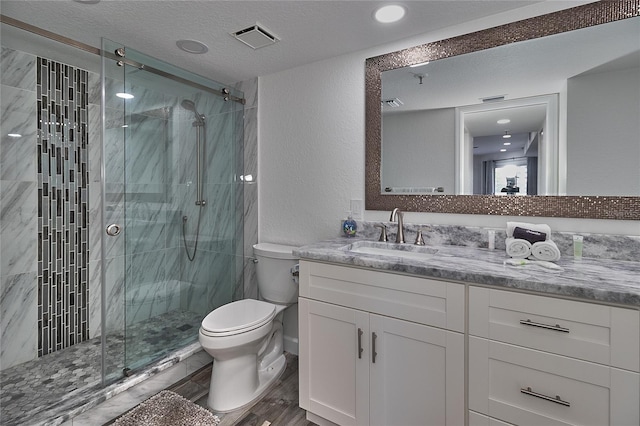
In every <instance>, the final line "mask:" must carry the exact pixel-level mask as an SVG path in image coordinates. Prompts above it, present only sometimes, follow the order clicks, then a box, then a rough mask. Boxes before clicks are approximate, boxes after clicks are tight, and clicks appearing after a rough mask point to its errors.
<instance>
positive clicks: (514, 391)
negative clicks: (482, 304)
mask: <svg viewBox="0 0 640 426" xmlns="http://www.w3.org/2000/svg"><path fill="white" fill-rule="evenodd" d="M469 363H470V365H469V408H470V409H471V410H474V411H476V412H479V413H482V414H485V415H487V416H490V417H493V418H496V419H500V420H503V421H506V422H509V423H514V424H532V425H533V424H535V425H539V424H540V425H542V424H554V425H555V424H557V425H597V426H602V425H608V424H613V425H631V424H634V425H635V424H638V422H639V421H640V412H639V409H638V400H639V398H640V375H639V374H638V373H634V372H630V371H625V370H620V369H616V368H612V367H607V366H604V365H599V364H593V363H589V362H586V361H581V360H577V359H573V358H567V357H564V356H560V355H554V354H549V353H545V352H540V351H536V350H532V349H526V348H522V347H519V346H513V345H509V344H505V343H499V342H494V341H490V340H486V339H480V338H477V337H470V338H469Z"/></svg>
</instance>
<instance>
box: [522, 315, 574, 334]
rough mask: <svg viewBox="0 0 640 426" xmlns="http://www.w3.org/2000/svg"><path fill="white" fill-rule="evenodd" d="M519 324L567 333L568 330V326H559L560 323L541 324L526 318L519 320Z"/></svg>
mask: <svg viewBox="0 0 640 426" xmlns="http://www.w3.org/2000/svg"><path fill="white" fill-rule="evenodd" d="M520 324H522V325H528V326H530V327H538V328H544V329H545V330H553V331H560V332H562V333H568V332H569V329H568V328H565V327H560V324H556V325H548V324H542V323H539V322H533V321H531V320H530V319H528V318H527V319H526V320H520Z"/></svg>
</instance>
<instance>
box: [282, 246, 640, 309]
mask: <svg viewBox="0 0 640 426" xmlns="http://www.w3.org/2000/svg"><path fill="white" fill-rule="evenodd" d="M358 241H366V240H365V239H363V238H336V239H334V240H329V241H322V242H318V243H315V244H311V245H307V246H303V247H300V248H298V249H297V250H295V251H294V253H295V254H297V255H298V256H299V257H300V258H301V259H303V260H305V259H306V260H313V261H321V262H329V263H335V264H341V265H351V266H356V267H364V268H372V269H377V270H381V271H388V272H397V273H404V274H411V275H418V276H424V277H431V278H438V279H443V280H451V281H459V282H463V283H469V284H483V285H490V286H494V287H496V288H505V289H519V290H527V291H533V292H538V293H543V294H548V295H560V296H568V297H575V298H579V299H586V300H589V301H595V302H602V303H611V304H616V305H627V306H629V307H634V308H640V262H635V261H628V260H613V259H593V258H583V259H582V260H574V259H573V257H568V256H565V257H563V258H561V259H560V260H559V261H558V262H555V263H556V264H557V265H559V266H560V267H561V270H555V269H547V268H544V267H542V266H540V265H538V264H536V263H535V262H533V263H530V264H527V265H519V266H511V265H505V264H504V261H505V260H507V259H509V257H508V256H507V254H506V253H505V251H504V250H488V249H486V248H475V247H461V246H454V245H442V246H428V247H432V248H435V249H437V250H438V252H437V253H435V254H431V255H428V254H425V255H424V259H404V258H400V257H389V256H384V255H374V254H362V253H353V252H350V251H349V245H350V244H353V243H355V242H358Z"/></svg>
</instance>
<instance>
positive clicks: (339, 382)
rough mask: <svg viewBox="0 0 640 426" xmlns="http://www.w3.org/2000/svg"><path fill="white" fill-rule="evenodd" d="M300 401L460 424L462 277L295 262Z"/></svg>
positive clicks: (346, 413)
mask: <svg viewBox="0 0 640 426" xmlns="http://www.w3.org/2000/svg"><path fill="white" fill-rule="evenodd" d="M299 315H300V332H299V333H300V342H299V343H300V349H299V351H300V355H299V362H300V367H299V368H300V406H301V407H302V408H304V409H306V410H307V411H308V412H309V413H312V414H313V415H315V416H319V417H321V418H322V419H325V420H328V421H330V422H333V423H336V424H340V425H368V424H372V425H391V424H402V425H407V426H409V425H430V424H433V425H461V424H464V405H465V404H464V334H463V332H464V286H463V285H459V284H454V283H444V282H439V281H435V280H430V279H426V278H417V277H411V276H404V275H398V274H390V273H385V272H377V271H371V270H364V269H358V268H349V267H341V266H336V265H328V264H322V263H316V262H308V261H302V262H300V299H299Z"/></svg>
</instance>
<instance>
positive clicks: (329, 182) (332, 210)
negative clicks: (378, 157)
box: [258, 2, 640, 245]
mask: <svg viewBox="0 0 640 426" xmlns="http://www.w3.org/2000/svg"><path fill="white" fill-rule="evenodd" d="M575 5H577V2H572V3H571V4H570V6H575ZM567 6H568V5H567V4H566V3H565V2H544V3H539V4H536V5H534V6H531V7H527V8H522V9H519V10H518V11H512V12H510V13H505V14H500V15H495V16H493V17H490V18H486V19H483V20H479V21H474V22H473V23H468V24H466V25H464V26H458V27H451V28H448V29H445V30H440V31H435V32H432V33H429V34H425V35H422V36H420V37H413V38H411V39H408V40H405V41H403V42H398V43H391V44H388V45H385V46H382V47H379V48H376V49H369V50H365V51H359V52H355V53H352V54H349V55H345V56H340V57H337V58H332V59H328V60H324V61H320V62H316V63H313V64H310V65H306V66H301V67H298V68H294V69H290V70H287V71H283V72H280V73H277V74H272V75H268V76H264V77H261V78H260V84H259V87H260V94H259V100H260V101H259V102H260V105H259V111H260V112H259V114H260V116H259V142H258V144H259V173H258V179H259V182H260V193H259V210H260V219H259V239H260V241H268V242H276V243H288V244H294V245H303V244H309V243H312V242H315V241H318V240H323V239H327V238H333V237H335V236H337V235H339V234H338V230H339V224H340V219H341V218H343V217H344V214H345V213H344V212H345V211H347V210H349V205H350V204H349V201H350V199H361V200H362V199H364V179H365V176H364V150H365V149H364V146H365V133H364V130H365V104H364V103H365V96H364V64H365V59H366V58H368V57H371V56H376V55H379V54H382V53H387V52H391V51H395V50H398V49H401V48H405V47H409V46H414V45H417V44H421V43H428V42H431V41H436V40H440V39H443V38H448V37H452V36H455V35H459V34H464V33H468V32H471V31H476V30H480V29H484V28H488V27H492V26H495V25H500V24H503V23H506V22H511V21H514V20H519V19H524V18H527V17H531V16H535V15H538V14H542V13H548V12H552V11H555V10H558V9H560V8H562V7H567ZM388 218H389V212H377V211H367V212H365V219H366V220H388ZM509 219H510V218H509V217H506V216H482V215H457V214H435V213H407V214H406V215H405V221H407V222H421V223H436V224H437V223H440V224H464V225H468V226H490V227H497V228H502V227H504V226H505V222H506V221H507V220H509ZM519 219H522V220H529V219H530V218H526V217H524V218H519ZM530 220H532V221H535V222H542V221H544V222H546V223H549V224H550V225H551V226H552V228H553V229H555V230H566V231H575V232H594V233H615V234H627V235H640V226H639V225H638V223H637V222H633V221H604V220H587V219H579V220H576V219H563V218H531V219H530Z"/></svg>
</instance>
